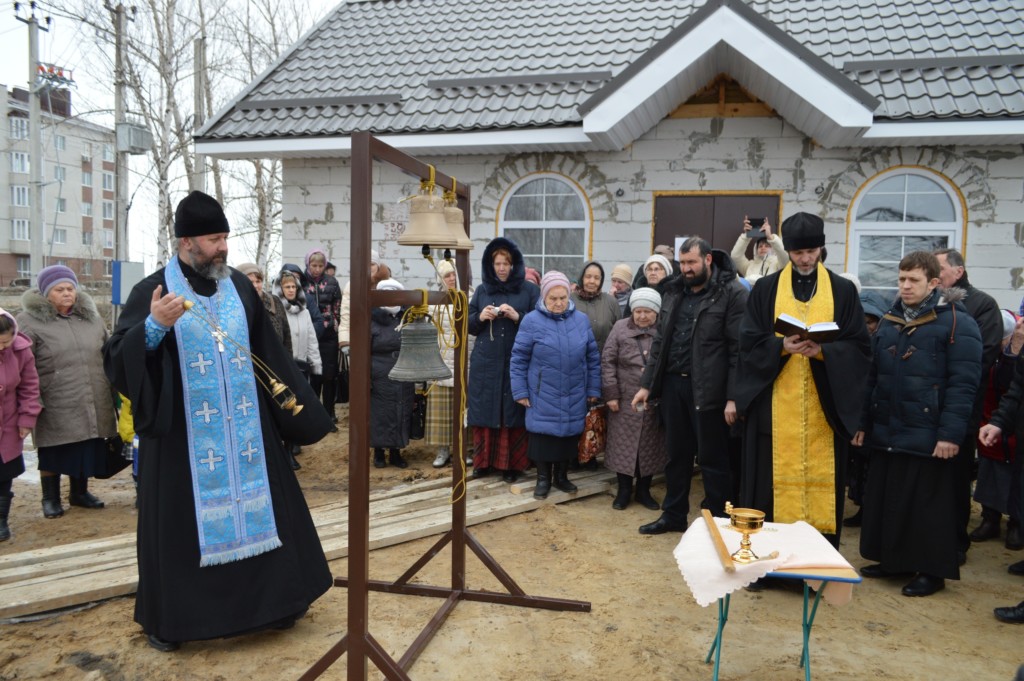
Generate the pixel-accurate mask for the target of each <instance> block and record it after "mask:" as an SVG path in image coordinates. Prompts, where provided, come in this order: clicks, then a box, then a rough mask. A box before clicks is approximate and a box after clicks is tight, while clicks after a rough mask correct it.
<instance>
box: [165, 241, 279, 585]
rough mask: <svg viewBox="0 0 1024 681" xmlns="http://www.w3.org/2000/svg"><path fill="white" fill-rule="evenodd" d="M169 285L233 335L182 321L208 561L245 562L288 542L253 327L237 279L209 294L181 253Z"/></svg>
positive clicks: (182, 357)
mask: <svg viewBox="0 0 1024 681" xmlns="http://www.w3.org/2000/svg"><path fill="white" fill-rule="evenodd" d="M164 273H165V277H166V279H167V290H168V291H169V292H170V293H174V294H177V295H180V296H184V297H185V298H186V299H188V300H190V301H192V303H194V304H195V305H196V306H197V307H199V308H200V309H201V310H202V311H204V316H205V317H207V318H209V319H213V320H215V321H216V322H217V324H218V325H219V326H220V328H221V330H223V331H224V333H225V335H226V336H227V337H229V338H231V339H232V340H233V341H234V342H235V343H237V344H238V345H240V346H242V348H245V351H244V352H243V351H242V350H240V349H239V348H238V347H236V346H235V345H234V344H233V343H225V342H223V341H221V340H220V339H218V338H216V337H215V336H214V334H213V329H211V328H210V327H209V326H208V325H207V324H206V323H205V322H204V321H203V320H202V319H201V318H200V317H199V316H198V315H196V314H194V313H190V312H186V313H185V314H184V315H182V317H181V318H180V319H178V321H177V322H176V323H175V324H174V330H175V332H176V334H177V340H178V362H179V365H180V367H181V376H182V390H183V392H184V398H185V417H186V418H185V421H186V423H187V424H188V453H189V464H190V466H191V470H192V493H193V495H194V499H195V512H196V524H197V526H198V528H199V553H200V562H199V565H200V567H205V566H208V565H219V564H222V563H229V562H231V561H236V560H243V559H245V558H250V557H252V556H256V555H259V554H261V553H265V552H267V551H270V550H272V549H276V548H277V547H279V546H281V540H280V539H279V538H278V536H277V525H276V523H275V521H274V505H273V503H272V501H271V498H270V486H269V483H268V481H267V462H266V449H265V448H264V445H263V429H262V426H261V423H260V408H259V394H258V393H257V387H256V377H255V375H254V374H253V368H252V360H251V359H250V357H249V352H248V350H249V326H248V322H247V318H246V314H245V308H244V307H243V306H242V300H241V298H239V296H238V291H237V290H235V286H234V284H233V283H232V281H231V278H230V277H228V278H225V279H221V280H219V281H218V282H217V293H215V294H214V295H213V296H211V297H209V298H206V297H203V296H199V295H198V294H196V292H195V291H193V290H192V287H191V286H189V284H188V281H187V280H186V279H185V275H184V274H183V273H182V271H181V267H180V266H179V264H178V259H177V258H172V259H171V263H170V264H169V265H168V266H167V267H166V269H165V271H164Z"/></svg>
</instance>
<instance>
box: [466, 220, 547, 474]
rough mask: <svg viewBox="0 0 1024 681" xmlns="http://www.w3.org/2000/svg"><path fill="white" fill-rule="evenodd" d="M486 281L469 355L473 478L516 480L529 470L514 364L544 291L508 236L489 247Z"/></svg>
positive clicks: (477, 300) (474, 303)
mask: <svg viewBox="0 0 1024 681" xmlns="http://www.w3.org/2000/svg"><path fill="white" fill-rule="evenodd" d="M481 278H482V282H481V284H480V286H479V287H478V288H477V289H476V291H474V292H473V298H472V300H471V301H470V303H469V333H470V334H472V335H473V336H476V341H475V343H474V345H473V354H472V356H471V358H470V363H469V364H470V371H469V390H468V392H467V394H468V410H467V415H466V420H467V423H468V424H469V425H470V426H472V428H473V477H475V478H479V477H483V476H485V475H488V474H489V473H490V472H491V470H492V469H493V470H494V471H495V472H497V471H501V472H502V479H503V480H504V481H505V482H515V481H516V480H518V479H519V474H520V473H522V472H523V471H524V470H526V466H527V465H528V463H529V462H528V460H527V458H526V447H527V433H526V416H525V410H524V408H523V406H522V405H520V404H517V403H516V401H515V400H514V399H512V384H511V378H510V374H509V362H510V360H511V357H512V345H513V344H514V343H515V340H516V334H517V333H518V331H519V322H520V321H521V320H522V318H523V317H524V316H525V315H526V313H527V312H529V311H530V310H532V309H533V308H534V307H535V306H536V305H537V299H538V298H539V297H540V289H539V288H537V285H536V284H533V283H531V282H528V281H526V262H525V261H524V259H523V254H522V252H521V251H520V250H519V247H518V246H516V244H515V243H514V242H512V241H510V240H508V239H505V238H503V237H498V238H496V239H493V240H492V241H491V242H490V243H489V244H487V248H485V249H484V257H483V262H482V266H481Z"/></svg>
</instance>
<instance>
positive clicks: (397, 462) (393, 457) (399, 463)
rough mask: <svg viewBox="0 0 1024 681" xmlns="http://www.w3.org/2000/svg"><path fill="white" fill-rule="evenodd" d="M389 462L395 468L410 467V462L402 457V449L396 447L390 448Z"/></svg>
mask: <svg viewBox="0 0 1024 681" xmlns="http://www.w3.org/2000/svg"><path fill="white" fill-rule="evenodd" d="M388 463H390V464H391V465H392V466H394V467H395V468H408V467H409V462H408V461H406V460H405V459H403V458H402V451H401V450H399V449H394V448H392V449H389V450H388Z"/></svg>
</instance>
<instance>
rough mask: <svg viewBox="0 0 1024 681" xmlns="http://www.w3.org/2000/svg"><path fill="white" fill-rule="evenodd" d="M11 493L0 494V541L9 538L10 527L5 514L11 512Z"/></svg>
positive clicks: (12, 496)
mask: <svg viewBox="0 0 1024 681" xmlns="http://www.w3.org/2000/svg"><path fill="white" fill-rule="evenodd" d="M12 498H14V495H13V494H10V493H8V494H6V495H3V496H0V541H7V540H8V539H10V538H11V528H10V527H8V526H7V514H8V513H10V512H11V499H12Z"/></svg>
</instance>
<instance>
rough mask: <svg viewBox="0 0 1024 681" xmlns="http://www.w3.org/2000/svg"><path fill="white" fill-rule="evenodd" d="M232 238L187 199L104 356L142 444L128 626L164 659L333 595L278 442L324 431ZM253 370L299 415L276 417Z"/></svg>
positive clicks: (324, 422) (274, 623) (294, 615)
mask: <svg viewBox="0 0 1024 681" xmlns="http://www.w3.org/2000/svg"><path fill="white" fill-rule="evenodd" d="M229 230H230V227H229V225H228V221H227V218H226V216H225V214H224V211H223V210H222V208H221V206H220V204H219V203H218V202H217V201H216V200H215V199H213V198H212V197H210V196H207V195H206V194H203V193H202V192H198V191H194V192H192V193H191V194H189V195H188V196H187V197H186V198H185V199H183V200H182V201H181V203H179V204H178V207H177V209H176V211H175V220H174V233H175V236H176V237H178V251H177V256H175V257H173V258H172V259H171V262H170V264H168V265H167V267H165V268H162V269H160V270H158V271H157V272H155V273H153V274H151V275H150V276H148V277H147V278H145V279H144V280H142V281H141V282H139V283H138V284H137V285H136V286H135V287H134V288H133V289H132V293H131V295H130V296H129V298H128V302H127V303H126V304H125V306H124V309H123V310H122V312H121V317H120V320H119V322H118V324H117V328H116V330H115V331H114V334H113V335H112V337H111V338H110V340H109V341H108V342H107V344H106V345H105V346H104V366H105V369H106V373H107V376H108V377H109V379H110V381H111V383H112V384H113V385H114V386H115V387H116V388H117V390H118V391H119V392H121V393H122V394H125V395H127V396H128V397H129V399H130V400H131V404H132V410H133V416H134V420H135V430H136V432H137V433H138V435H139V521H138V542H137V553H138V563H139V587H138V593H137V595H136V601H135V621H136V622H138V623H139V624H140V625H142V629H143V631H144V632H145V633H146V634H147V636H148V639H149V643H150V645H151V646H153V647H154V648H157V649H158V650H162V651H165V652H166V651H170V650H174V649H176V648H177V647H179V645H180V644H181V642H183V641H194V640H205V639H212V638H219V637H227V636H234V635H238V634H244V633H248V632H252V631H258V630H261V629H268V628H277V629H286V628H289V627H290V626H292V625H293V624H294V623H295V621H296V619H298V618H299V617H301V616H302V615H303V614H304V613H305V612H306V610H307V609H308V607H309V605H310V604H311V603H312V602H313V601H314V600H316V599H317V598H318V597H319V596H320V595H322V594H323V593H324V592H325V591H327V589H329V588H330V586H331V583H332V578H331V574H330V570H329V568H328V566H327V560H326V558H325V557H324V553H323V550H322V548H321V546H320V540H319V538H318V537H317V533H316V528H315V527H314V525H313V521H312V518H311V517H310V513H309V508H308V507H307V506H306V501H305V498H304V497H303V495H302V490H301V489H300V488H299V484H298V481H297V480H296V478H295V474H294V472H293V471H292V469H291V466H290V465H289V461H288V457H287V456H286V454H285V452H284V451H283V449H282V444H281V441H282V438H283V439H285V440H288V441H291V442H297V443H300V444H312V443H314V442H316V441H318V440H320V439H321V438H322V437H323V436H324V435H325V434H326V433H327V432H329V431H330V429H331V421H330V419H329V418H328V416H327V413H326V412H325V411H324V410H323V408H322V407H321V406H320V402H319V400H317V399H316V397H315V396H314V395H313V392H312V390H311V389H310V388H309V386H308V384H307V382H306V381H305V380H304V379H303V378H302V375H301V374H300V373H299V371H298V369H297V367H296V365H295V363H294V362H293V361H292V359H291V357H290V356H289V355H287V354H286V351H285V350H284V348H283V346H282V345H281V342H280V341H279V340H278V338H277V337H276V335H275V334H274V329H273V326H272V325H271V323H270V321H269V320H268V319H267V317H266V308H264V306H263V304H262V302H261V301H260V299H259V296H258V295H257V293H256V290H255V289H254V288H253V286H252V284H251V283H250V282H249V280H248V278H247V277H246V276H245V275H244V274H241V273H240V272H238V271H237V270H234V269H231V268H229V267H228V266H227V265H226V260H227V236H228V232H229ZM186 301H188V302H190V303H191V304H192V308H191V309H190V310H188V311H186ZM204 320H205V321H204ZM210 322H212V324H213V327H212V328H211V324H210ZM254 360H257V361H259V360H262V362H264V363H265V364H266V365H267V366H268V367H269V368H270V369H271V370H272V371H273V372H274V373H275V374H276V376H277V377H278V378H279V379H280V381H281V382H283V383H284V384H285V385H287V386H288V387H290V388H291V390H293V391H294V392H295V394H296V397H297V400H298V403H299V404H301V405H302V406H303V409H302V410H301V412H300V413H298V414H295V415H293V414H292V412H290V411H287V410H284V409H282V408H281V407H279V406H278V405H277V404H276V403H275V401H274V400H273V399H272V398H271V396H270V395H269V394H268V393H267V391H266V390H265V389H264V388H263V387H262V386H261V383H260V380H259V379H260V378H263V379H264V381H266V376H265V374H263V373H261V372H260V370H259V369H256V370H255V371H254V367H253V364H254Z"/></svg>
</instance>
